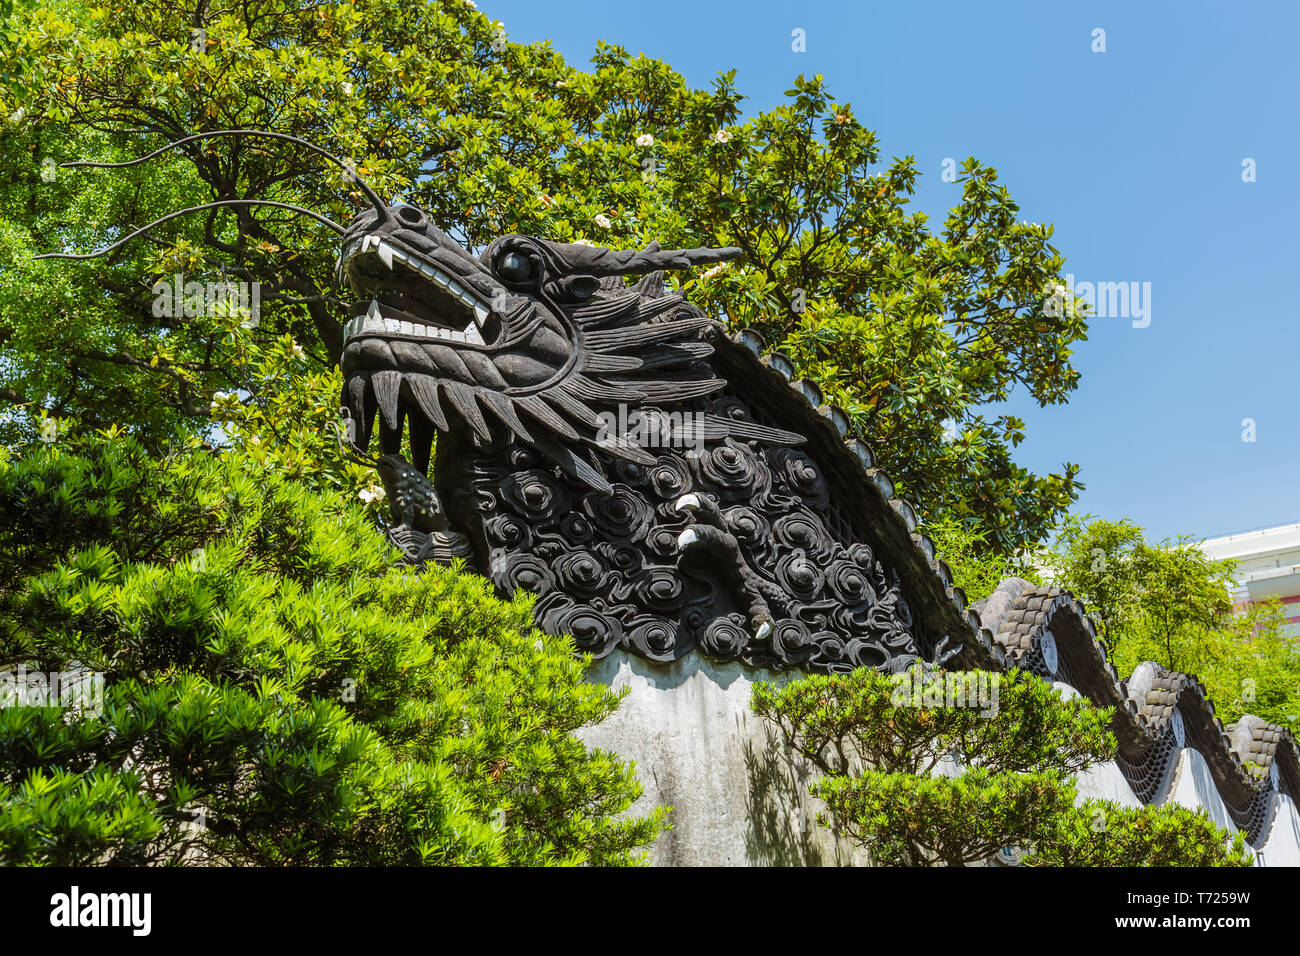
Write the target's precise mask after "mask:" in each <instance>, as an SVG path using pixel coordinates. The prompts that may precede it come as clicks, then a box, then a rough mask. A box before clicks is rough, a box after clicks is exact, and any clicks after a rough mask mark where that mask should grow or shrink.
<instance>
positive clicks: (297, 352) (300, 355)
mask: <svg viewBox="0 0 1300 956" xmlns="http://www.w3.org/2000/svg"><path fill="white" fill-rule="evenodd" d="M289 354H290V355H292V356H293V357H294V358H296V359H298V360H299V361H301V360H303V359H305V358H306V357H307V353H306V352H304V351H303V350H302V346H301V345H299V344H298V343H297V342H294V343H293V344H292V345H290V346H289Z"/></svg>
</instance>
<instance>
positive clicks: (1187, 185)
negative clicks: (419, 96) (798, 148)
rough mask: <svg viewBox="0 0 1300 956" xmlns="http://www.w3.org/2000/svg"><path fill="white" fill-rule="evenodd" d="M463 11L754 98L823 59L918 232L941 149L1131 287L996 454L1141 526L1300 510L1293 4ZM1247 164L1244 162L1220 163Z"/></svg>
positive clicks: (1093, 268) (760, 102)
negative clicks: (1016, 440)
mask: <svg viewBox="0 0 1300 956" xmlns="http://www.w3.org/2000/svg"><path fill="white" fill-rule="evenodd" d="M479 8H480V9H481V10H482V11H483V12H484V13H486V14H487V15H488V16H490V17H493V18H494V19H498V20H501V21H503V23H504V24H505V27H506V31H507V33H508V35H509V36H510V38H511V39H512V40H514V41H517V42H531V41H535V40H545V39H550V40H551V41H552V42H553V45H554V46H555V48H556V49H558V50H559V51H560V52H561V53H563V54H564V56H565V57H566V59H568V60H569V62H570V63H573V64H574V65H579V66H585V65H586V63H587V61H588V59H589V58H590V56H591V53H592V52H593V51H594V49H595V44H596V41H597V40H600V39H604V40H608V41H610V42H612V43H618V44H620V45H622V46H624V47H627V48H628V49H629V50H630V51H632V52H633V53H637V52H644V53H645V54H647V55H649V56H654V57H657V58H660V59H663V60H666V61H667V62H668V63H670V64H671V65H672V66H673V67H674V68H675V69H676V70H677V71H678V72H680V73H681V74H682V75H684V76H685V77H686V79H687V80H688V81H689V82H690V83H691V84H692V85H695V86H701V87H702V86H707V85H708V84H709V82H710V80H711V79H712V78H713V76H714V75H715V74H716V73H718V72H719V71H724V70H728V69H732V68H735V69H736V70H737V71H738V72H737V76H736V83H737V86H738V87H739V89H740V90H741V91H742V92H743V93H745V94H746V95H747V96H748V97H749V99H748V101H747V102H746V104H745V105H746V106H747V107H748V109H749V111H750V112H751V113H752V112H757V111H759V110H763V109H768V108H770V107H772V106H774V105H777V104H778V103H779V102H780V101H781V100H782V99H783V96H782V94H783V92H784V91H785V90H786V89H788V88H789V85H790V83H789V81H790V80H791V79H792V78H793V77H794V76H796V75H797V74H799V73H804V74H809V75H810V74H813V73H821V74H823V75H824V76H825V77H826V79H827V82H828V84H829V87H830V90H831V92H832V93H833V94H834V95H835V97H836V99H837V100H839V101H841V102H844V101H847V102H850V103H852V104H853V107H854V111H855V113H856V114H857V116H858V117H859V118H860V119H861V120H862V121H863V122H864V123H865V124H866V125H867V126H869V127H870V128H872V129H874V130H875V131H876V132H877V133H878V135H879V137H880V142H881V145H882V149H883V152H884V154H885V155H886V156H895V155H908V154H910V155H912V156H915V157H916V160H917V162H918V164H919V167H920V169H921V171H922V174H923V176H922V181H921V184H920V188H919V190H918V194H917V196H916V197H915V202H916V204H917V205H918V206H919V207H920V208H921V209H923V210H925V211H926V212H928V213H930V214H931V223H932V226H936V227H937V225H938V222H939V221H940V220H941V218H942V215H943V213H944V211H945V210H946V209H947V207H948V206H950V205H951V204H953V203H954V202H955V201H956V200H957V198H958V196H959V193H958V190H959V189H960V186H958V185H954V184H951V183H945V182H943V181H942V180H941V177H940V174H941V171H942V164H943V161H944V159H945V158H948V157H953V158H955V159H956V160H957V162H958V164H959V165H960V162H961V160H962V159H964V158H965V157H967V156H975V157H976V158H978V159H979V160H981V161H982V162H984V163H987V164H989V165H991V166H994V167H996V168H997V169H998V172H999V175H1000V179H1001V181H1002V182H1003V184H1005V185H1006V186H1007V187H1008V188H1009V189H1010V190H1011V193H1012V196H1013V197H1014V198H1015V199H1016V201H1017V202H1018V203H1019V204H1020V208H1021V213H1022V215H1023V217H1024V218H1025V219H1028V220H1030V221H1032V222H1049V223H1053V224H1054V225H1055V226H1056V233H1055V236H1054V237H1053V243H1054V245H1056V247H1057V248H1058V249H1059V250H1060V251H1061V252H1062V254H1063V255H1065V256H1066V257H1067V259H1068V262H1067V266H1066V271H1067V272H1071V273H1073V274H1074V275H1075V279H1076V282H1084V281H1088V282H1138V283H1148V282H1149V283H1150V290H1151V293H1150V303H1149V306H1150V312H1149V319H1150V322H1149V324H1148V325H1147V326H1146V327H1145V328H1134V327H1133V320H1132V319H1130V318H1118V317H1107V318H1096V319H1094V320H1093V322H1092V328H1091V329H1090V332H1089V339H1088V341H1087V342H1081V343H1079V345H1078V347H1077V350H1076V354H1075V364H1076V367H1077V368H1078V369H1079V370H1080V372H1081V376H1082V380H1081V383H1080V387H1079V389H1078V390H1077V391H1076V392H1075V393H1074V396H1073V398H1072V399H1071V400H1070V402H1069V404H1068V405H1064V406H1051V407H1048V408H1045V409H1039V408H1038V407H1037V406H1036V405H1035V404H1034V403H1033V402H1032V401H1028V400H1024V399H1021V400H1014V399H1013V401H1012V402H1011V403H1010V408H1011V409H1012V410H1013V411H1014V412H1015V413H1017V414H1019V415H1021V417H1023V418H1024V419H1025V421H1026V423H1027V431H1028V439H1027V440H1026V441H1025V443H1024V444H1022V445H1021V446H1020V448H1019V449H1017V460H1018V461H1020V462H1021V463H1022V464H1024V465H1025V466H1027V467H1029V468H1031V469H1033V470H1035V471H1038V472H1040V473H1044V472H1047V471H1049V470H1054V469H1058V468H1059V467H1060V465H1061V463H1062V462H1065V461H1073V462H1075V463H1077V464H1079V465H1080V466H1081V471H1080V478H1081V479H1082V480H1083V481H1084V483H1085V484H1086V485H1087V490H1086V491H1085V492H1084V493H1083V495H1082V496H1081V498H1080V500H1079V502H1078V504H1077V506H1076V507H1077V510H1079V511H1081V512H1091V513H1093V514H1097V515H1101V516H1104V517H1108V518H1119V517H1121V516H1124V515H1127V516H1129V517H1131V518H1133V519H1134V520H1135V521H1137V522H1138V523H1139V524H1141V525H1142V526H1143V527H1145V528H1146V529H1147V531H1148V533H1149V535H1150V536H1153V537H1157V538H1161V537H1166V536H1173V535H1178V534H1188V535H1193V536H1196V537H1212V536H1215V535H1219V534H1226V533H1229V532H1233V531H1241V530H1246V529H1250V528H1256V527H1262V526H1267V525H1277V524H1285V523H1291V522H1295V521H1300V495H1298V494H1297V491H1298V490H1300V407H1297V405H1298V404H1300V403H1298V402H1297V397H1300V396H1298V394H1297V389H1296V381H1297V374H1296V370H1297V362H1298V361H1300V331H1298V325H1300V304H1297V299H1298V297H1300V269H1298V268H1297V266H1298V265H1300V232H1298V230H1297V213H1300V108H1298V107H1300V103H1298V102H1297V100H1298V99H1300V55H1297V51H1296V43H1297V38H1300V4H1297V3H1294V2H1289V3H1282V2H1275V3H1264V2H1261V3H1254V4H1250V5H1243V4H1231V3H1216V4H1210V3H1195V2H1186V0H1183V2H1178V3H1172V2H1142V3H1133V2H1128V3H1098V2H1087V3H1080V2H1074V3H1070V2H1060V3H1055V2H1053V3H1043V2H1028V0H1026V2H1016V3H1012V2H1000V3H999V2H987V0H986V2H981V3H978V4H971V3H959V2H942V3H924V2H906V3H897V2H895V3H888V4H884V3H875V2H860V3H847V2H845V3H817V4H813V3H805V4H799V3H789V2H783V3H775V2H769V0H758V2H750V3H720V2H698V0H697V2H680V0H657V2H654V3H626V2H624V3H618V2H609V0H606V2H587V0H580V2H563V3H552V4H544V3H538V2H536V0H529V2H522V0H480V2H479ZM795 28H799V29H802V30H804V31H805V34H806V45H807V51H806V52H804V53H795V52H793V51H792V50H791V31H792V30H794V29H795ZM1096 28H1101V29H1104V30H1105V31H1106V33H1105V41H1106V52H1104V53H1094V52H1093V51H1092V45H1093V31H1094V29H1096ZM1247 158H1250V159H1253V160H1254V161H1255V173H1256V181H1255V182H1250V183H1246V182H1243V181H1242V169H1243V167H1242V163H1243V160H1245V159H1247ZM1138 321H1141V320H1138ZM1244 419H1253V420H1254V438H1255V440H1254V441H1253V442H1248V441H1243V432H1244V431H1245V429H1244V428H1243V420H1244Z"/></svg>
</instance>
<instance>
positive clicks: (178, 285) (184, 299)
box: [151, 272, 262, 329]
mask: <svg viewBox="0 0 1300 956" xmlns="http://www.w3.org/2000/svg"><path fill="white" fill-rule="evenodd" d="M151 291H152V292H153V294H154V296H155V298H154V300H153V314H154V315H155V316H156V317H157V318H160V319H161V318H168V319H179V318H186V319H197V318H219V317H221V316H242V317H243V319H244V321H243V323H242V324H243V326H244V327H245V328H250V329H255V328H257V324H258V322H259V321H260V320H261V315H262V283H260V282H237V281H235V280H222V281H220V282H197V281H193V282H186V281H185V277H184V276H183V275H181V274H180V273H179V272H178V273H176V275H174V276H172V277H171V279H170V281H169V280H165V279H159V280H158V281H157V282H155V283H154V284H153V288H152V290H151Z"/></svg>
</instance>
